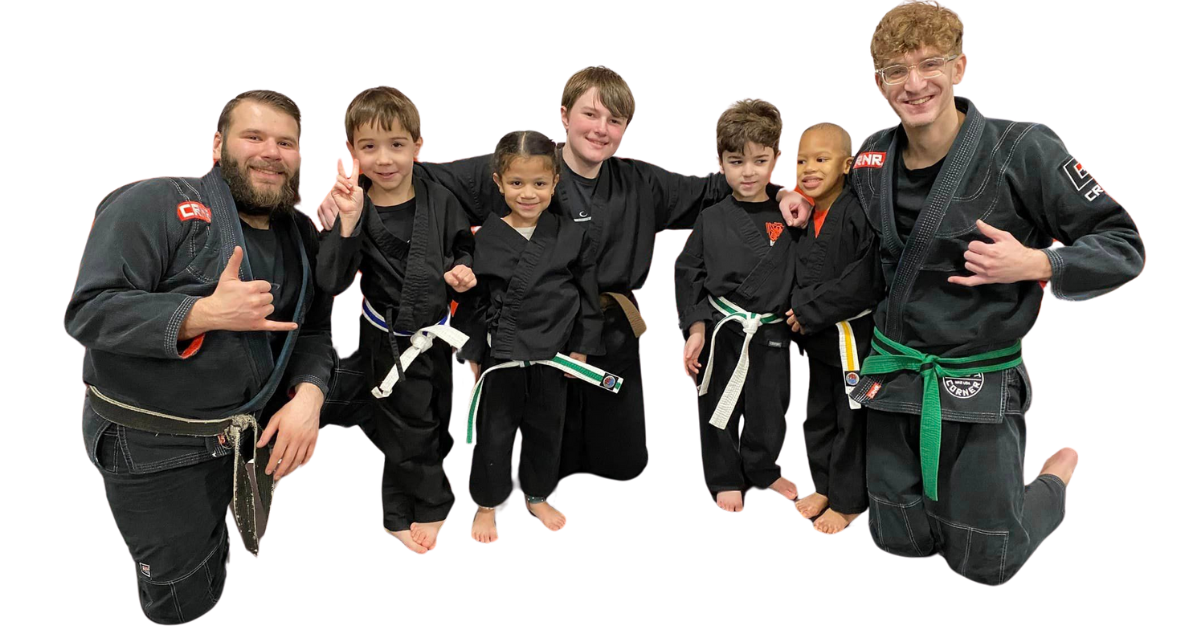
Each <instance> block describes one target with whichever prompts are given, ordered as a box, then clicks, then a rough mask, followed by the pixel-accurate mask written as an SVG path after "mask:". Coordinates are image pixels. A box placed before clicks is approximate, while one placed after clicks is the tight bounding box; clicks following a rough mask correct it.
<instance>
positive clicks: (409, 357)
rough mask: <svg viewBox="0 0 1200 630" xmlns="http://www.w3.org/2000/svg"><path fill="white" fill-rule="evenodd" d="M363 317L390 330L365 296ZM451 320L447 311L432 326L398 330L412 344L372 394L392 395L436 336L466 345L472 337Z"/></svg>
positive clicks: (456, 343)
mask: <svg viewBox="0 0 1200 630" xmlns="http://www.w3.org/2000/svg"><path fill="white" fill-rule="evenodd" d="M363 317H364V318H366V320H367V322H368V323H370V324H371V325H372V326H374V327H376V328H378V329H379V330H382V331H383V332H385V333H386V332H388V328H387V321H386V320H385V319H384V318H383V317H382V316H380V315H379V312H378V311H376V310H375V309H374V308H372V307H371V303H370V302H368V301H367V300H366V298H363ZM449 322H450V312H449V311H446V315H445V317H442V319H441V321H439V322H438V323H436V324H434V325H432V326H426V327H424V328H422V329H420V330H416V331H413V332H408V331H397V332H396V333H395V335H396V336H397V337H409V343H410V344H411V345H410V346H409V347H408V348H407V349H405V350H404V352H403V353H401V354H400V364H399V365H393V366H392V369H391V370H390V371H389V372H388V374H387V376H386V377H384V379H383V382H382V383H380V384H379V386H378V387H376V388H374V389H372V390H371V395H372V396H374V397H376V398H387V397H388V396H391V395H392V388H393V387H395V385H396V382H397V381H399V380H400V373H401V372H404V371H405V370H407V369H408V366H410V365H412V362H413V361H415V360H416V358H417V355H419V354H421V353H423V352H425V351H426V350H428V349H430V348H431V347H433V340H434V339H435V338H437V339H441V340H442V341H444V342H446V343H447V344H450V347H452V348H454V349H455V350H458V349H460V348H462V347H463V346H464V345H466V343H467V341H468V340H469V339H470V337H468V336H467V335H466V334H465V333H463V332H462V331H460V330H457V329H455V328H453V327H451V326H450V325H449Z"/></svg>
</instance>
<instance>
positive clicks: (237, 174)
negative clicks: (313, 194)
mask: <svg viewBox="0 0 1200 630" xmlns="http://www.w3.org/2000/svg"><path fill="white" fill-rule="evenodd" d="M253 166H254V167H255V168H261V169H264V170H275V171H277V172H280V173H284V174H285V175H286V174H287V171H286V170H284V167H283V166H282V165H279V166H277V167H276V166H272V165H270V164H269V163H262V164H258V163H255V164H253ZM249 169H250V164H249V163H248V164H247V165H246V166H245V167H243V166H242V164H241V163H239V162H238V161H237V160H235V159H233V158H232V157H231V156H230V155H229V153H228V152H227V151H226V149H225V147H223V146H222V147H221V177H222V178H224V179H225V183H226V184H228V185H229V192H230V193H231V194H232V195H233V201H234V202H235V203H236V204H237V211H238V212H241V213H243V214H247V215H250V216H268V215H269V216H271V217H272V218H274V217H281V216H287V215H288V214H290V213H292V212H294V211H295V209H296V204H297V203H298V202H299V201H300V193H299V190H300V169H296V172H294V173H292V175H291V177H287V178H286V179H284V181H283V184H281V185H280V186H279V188H277V189H274V190H271V189H267V190H262V189H259V188H256V187H255V186H254V184H252V183H251V182H250V173H249Z"/></svg>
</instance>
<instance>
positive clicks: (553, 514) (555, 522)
mask: <svg viewBox="0 0 1200 630" xmlns="http://www.w3.org/2000/svg"><path fill="white" fill-rule="evenodd" d="M525 507H527V508H529V512H530V513H531V514H533V515H534V516H536V517H537V518H538V520H539V521H541V522H542V525H545V526H546V529H549V530H550V531H552V532H556V531H558V530H560V529H562V528H563V525H566V524H567V517H565V516H563V514H562V512H559V511H558V510H556V509H554V506H553V505H550V504H549V503H546V502H545V501H542V502H541V503H530V502H528V501H526V502H525Z"/></svg>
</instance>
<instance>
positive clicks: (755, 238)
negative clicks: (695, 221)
mask: <svg viewBox="0 0 1200 630" xmlns="http://www.w3.org/2000/svg"><path fill="white" fill-rule="evenodd" d="M726 203H728V204H729V206H730V207H729V208H728V209H727V210H726V211H727V212H730V213H731V214H732V215H733V217H734V221H735V222H736V224H737V231H738V234H739V235H740V236H741V237H742V240H743V241H745V242H746V243H748V244H749V245H750V249H751V250H753V252H754V255H756V256H758V264H757V265H755V266H754V269H753V270H752V271H751V272H750V273H749V274H747V275H746V279H745V280H742V284H741V285H739V286H738V288H737V291H735V293H737V294H738V295H739V296H742V301H748V300H746V298H749V297H751V296H754V295H756V294H757V293H758V291H759V289H760V288H761V287H762V285H763V283H764V282H767V281H768V280H776V279H777V276H778V275H779V268H780V266H781V265H783V264H784V263H785V262H787V259H788V257H789V256H791V255H792V254H793V253H794V252H792V239H791V235H790V234H788V233H787V232H786V230H785V232H784V233H783V234H780V235H779V238H778V239H776V241H775V245H771V244H770V240H768V237H767V235H766V234H765V233H764V230H763V229H762V228H759V227H758V226H757V225H755V223H754V219H752V218H750V214H749V213H747V212H746V211H745V210H744V209H742V207H741V206H738V205H737V204H736V203H734V202H733V200H732V198H730V199H727V200H726ZM737 301H738V300H735V302H737Z"/></svg>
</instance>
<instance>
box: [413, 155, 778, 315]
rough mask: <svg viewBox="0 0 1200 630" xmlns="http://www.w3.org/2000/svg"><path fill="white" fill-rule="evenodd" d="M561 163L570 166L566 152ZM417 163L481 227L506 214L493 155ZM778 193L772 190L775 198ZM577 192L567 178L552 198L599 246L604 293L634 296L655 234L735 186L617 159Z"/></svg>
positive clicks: (685, 224)
mask: <svg viewBox="0 0 1200 630" xmlns="http://www.w3.org/2000/svg"><path fill="white" fill-rule="evenodd" d="M559 164H560V168H563V169H565V168H567V166H566V164H564V163H562V161H561V154H560V162H559ZM414 168H415V170H416V171H417V172H424V173H427V174H428V175H429V176H430V177H432V178H434V179H436V180H437V181H438V182H439V183H441V184H442V185H444V186H446V187H447V188H449V189H450V190H451V191H452V192H453V193H454V195H455V196H456V197H458V199H459V201H460V202H462V204H463V207H464V208H466V209H467V212H468V214H470V215H471V222H472V223H473V224H475V225H481V224H483V220H484V218H486V217H487V216H488V215H489V214H498V215H500V216H504V215H506V214H508V206H506V205H505V203H504V197H503V196H502V195H501V194H500V191H499V190H498V189H497V188H496V184H495V183H494V182H493V181H492V165H491V156H490V155H481V156H479V157H474V158H469V159H466V160H459V161H457V162H449V163H446V164H425V163H418V164H416V165H415V167H414ZM564 176H569V174H565V175H564ZM777 190H779V188H778V187H769V188H768V192H769V193H770V194H772V195H774V192H775V191H777ZM574 192H575V191H574V187H573V186H570V185H568V184H567V182H563V183H562V184H560V185H559V186H558V187H556V188H555V191H554V196H555V199H556V200H557V201H558V205H559V206H560V207H561V208H562V209H563V211H565V212H564V214H565V215H566V216H568V217H569V218H570V219H572V220H574V221H575V222H576V223H580V224H582V225H583V226H584V227H586V228H587V232H588V236H589V237H590V238H591V240H592V242H593V243H594V244H595V246H596V258H595V260H596V261H597V265H598V267H597V270H596V274H597V282H598V284H599V287H600V291H601V292H617V293H630V292H631V291H633V290H634V289H640V288H641V287H642V285H643V284H645V282H646V276H647V275H648V274H649V273H650V258H651V256H652V255H653V254H654V236H655V234H657V233H658V232H661V231H662V230H686V229H688V228H691V227H692V224H693V223H694V222H695V221H696V216H697V215H699V214H700V210H701V209H702V208H705V207H707V206H710V205H712V204H714V203H716V202H717V201H720V200H721V199H722V198H723V197H726V196H728V195H729V193H730V190H729V184H728V183H726V182H725V176H724V175H721V174H720V173H713V174H712V175H709V176H707V177H689V176H686V175H677V174H675V173H671V172H669V171H666V170H664V169H661V168H659V167H657V166H654V165H652V164H647V163H645V162H639V161H637V160H629V159H624V158H616V157H612V158H609V159H607V160H605V161H604V163H603V164H601V165H600V174H599V175H598V176H597V181H596V190H595V192H594V193H593V194H592V198H591V200H590V201H589V200H584V199H576V198H574V197H573V194H574Z"/></svg>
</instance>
